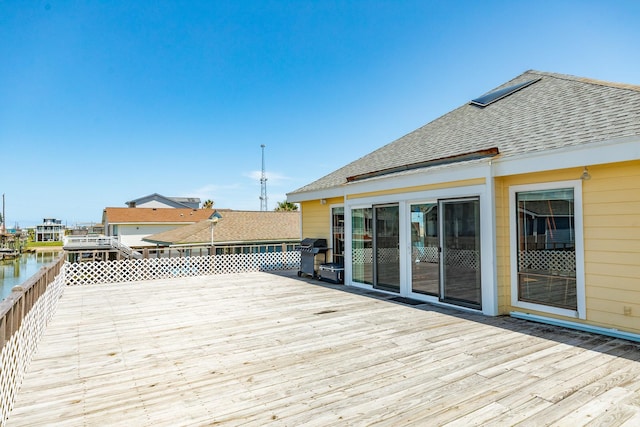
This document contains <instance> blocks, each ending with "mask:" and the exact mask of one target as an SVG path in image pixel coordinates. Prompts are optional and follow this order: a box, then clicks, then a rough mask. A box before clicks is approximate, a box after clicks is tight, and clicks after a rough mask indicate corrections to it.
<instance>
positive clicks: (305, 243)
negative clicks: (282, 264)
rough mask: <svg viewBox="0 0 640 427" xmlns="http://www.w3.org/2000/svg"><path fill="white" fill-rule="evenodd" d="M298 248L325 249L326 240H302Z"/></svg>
mask: <svg viewBox="0 0 640 427" xmlns="http://www.w3.org/2000/svg"><path fill="white" fill-rule="evenodd" d="M300 246H301V247H307V248H326V247H327V239H314V238H311V237H307V238H306V239H302V241H301V242H300Z"/></svg>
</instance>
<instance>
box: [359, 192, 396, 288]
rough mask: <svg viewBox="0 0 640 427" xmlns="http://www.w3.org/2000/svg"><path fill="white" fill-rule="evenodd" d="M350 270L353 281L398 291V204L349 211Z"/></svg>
mask: <svg viewBox="0 0 640 427" xmlns="http://www.w3.org/2000/svg"><path fill="white" fill-rule="evenodd" d="M351 244H352V248H351V271H352V279H353V281H354V282H357V283H363V284H368V285H373V287H374V288H375V289H381V290H385V291H390V292H400V214H399V207H398V204H397V203H396V204H391V205H381V206H374V207H366V208H356V209H352V211H351Z"/></svg>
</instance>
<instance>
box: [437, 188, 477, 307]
mask: <svg viewBox="0 0 640 427" xmlns="http://www.w3.org/2000/svg"><path fill="white" fill-rule="evenodd" d="M440 212H442V215H441V216H442V221H441V224H440V230H441V234H442V237H441V239H440V240H441V244H442V253H441V258H440V259H441V268H440V272H441V286H442V289H441V290H442V292H441V296H440V299H441V300H442V301H445V302H450V303H452V304H457V305H462V306H468V307H471V308H478V309H479V308H481V294H480V283H481V282H480V200H479V199H477V198H473V199H463V200H445V201H441V202H440Z"/></svg>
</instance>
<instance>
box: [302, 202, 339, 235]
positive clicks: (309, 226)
mask: <svg viewBox="0 0 640 427" xmlns="http://www.w3.org/2000/svg"><path fill="white" fill-rule="evenodd" d="M326 200H327V202H326V203H325V204H322V203H321V202H320V200H310V201H307V202H302V203H301V204H300V209H301V211H302V238H303V239H304V238H306V237H313V238H318V239H327V242H330V241H331V212H330V210H329V209H330V207H331V205H332V204H339V203H344V199H342V198H341V197H336V198H333V199H326Z"/></svg>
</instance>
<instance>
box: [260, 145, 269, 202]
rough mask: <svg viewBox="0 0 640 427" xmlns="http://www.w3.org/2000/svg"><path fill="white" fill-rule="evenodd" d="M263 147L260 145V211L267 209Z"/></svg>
mask: <svg viewBox="0 0 640 427" xmlns="http://www.w3.org/2000/svg"><path fill="white" fill-rule="evenodd" d="M264 147H265V145H264V144H262V145H261V146H260V148H262V175H260V210H261V211H266V210H268V208H267V172H266V171H265V169H264Z"/></svg>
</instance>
